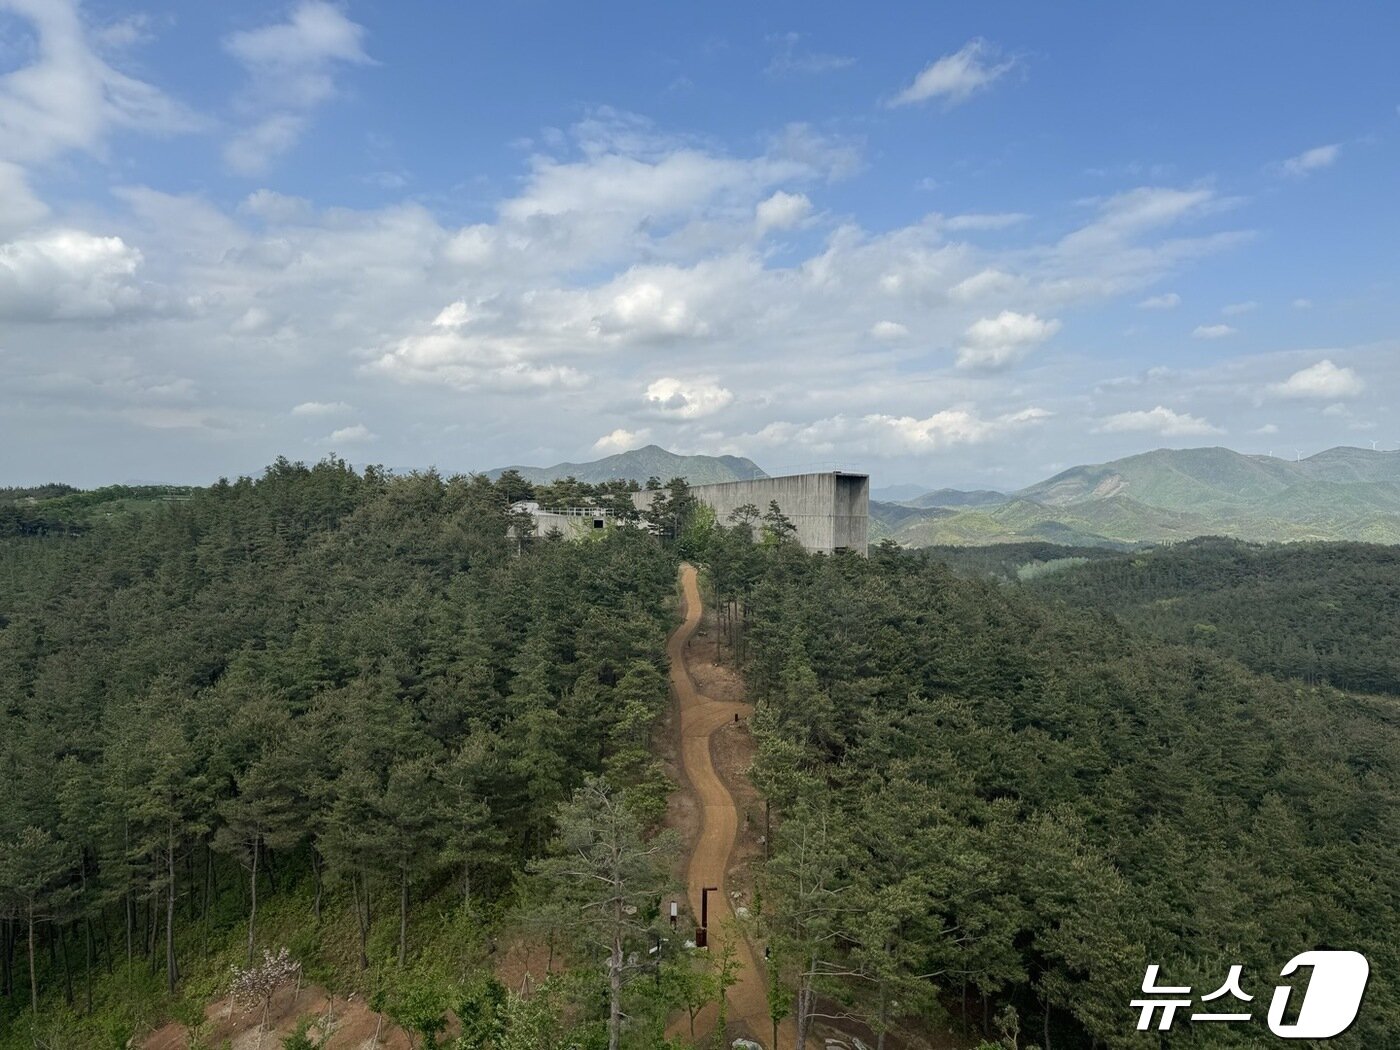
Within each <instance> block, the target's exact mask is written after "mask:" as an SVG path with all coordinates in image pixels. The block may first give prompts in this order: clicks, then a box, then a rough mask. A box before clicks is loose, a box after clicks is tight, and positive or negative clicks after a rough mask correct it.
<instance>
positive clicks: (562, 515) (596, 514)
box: [507, 500, 612, 539]
mask: <svg viewBox="0 0 1400 1050" xmlns="http://www.w3.org/2000/svg"><path fill="white" fill-rule="evenodd" d="M510 510H511V513H512V514H528V515H530V517H531V518H533V519H534V521H535V535H536V536H548V535H549V534H550V533H552V532H557V533H559V534H560V535H562V536H565V537H567V538H569V539H578V538H579V537H580V536H582V535H584V534H586V533H589V532H594V531H596V530H598V529H604V528H606V527H607V526H608V525H610V524H611V523H612V514H611V512H609V511H606V510H602V509H601V508H597V507H567V508H564V509H563V510H544V509H543V508H541V507H540V505H539V504H538V503H536V502H535V501H534V500H522V501H521V502H519V503H513V504H511V508H510ZM514 534H515V530H514V528H511V529H509V530H507V535H511V536H514Z"/></svg>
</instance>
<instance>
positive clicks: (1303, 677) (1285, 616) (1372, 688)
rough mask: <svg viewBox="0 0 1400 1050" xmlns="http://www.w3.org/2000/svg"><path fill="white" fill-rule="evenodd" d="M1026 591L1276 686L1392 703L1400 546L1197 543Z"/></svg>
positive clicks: (1113, 560)
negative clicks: (1320, 688)
mask: <svg viewBox="0 0 1400 1050" xmlns="http://www.w3.org/2000/svg"><path fill="white" fill-rule="evenodd" d="M1031 586H1032V587H1033V588H1034V589H1035V590H1036V591H1037V592H1038V593H1040V594H1043V595H1045V596H1047V597H1053V598H1058V599H1062V600H1063V601H1065V602H1066V603H1069V604H1072V605H1075V606H1078V607H1080V608H1083V609H1093V610H1100V611H1104V612H1111V613H1112V614H1113V615H1114V616H1116V617H1117V618H1118V619H1119V620H1121V621H1123V622H1124V623H1127V624H1130V625H1132V626H1133V627H1134V628H1137V629H1140V630H1142V631H1145V632H1147V633H1150V634H1152V635H1154V636H1155V637H1157V638H1160V639H1162V640H1164V641H1170V642H1177V643H1180V644H1183V645H1191V646H1195V647H1199V648H1202V649H1208V650H1211V651H1214V652H1217V653H1223V654H1227V655H1230V656H1233V657H1235V658H1236V659H1238V660H1239V661H1240V662H1242V663H1244V664H1246V665H1248V666H1249V667H1252V668H1254V669H1255V670H1257V671H1261V672H1264V673H1266V674H1271V675H1274V676H1276V677H1282V678H1294V679H1298V680H1300V681H1303V682H1306V683H1309V684H1315V683H1317V682H1330V683H1331V684H1333V685H1336V686H1339V687H1341V688H1343V689H1354V690H1359V691H1364V692H1384V693H1391V694H1400V547H1392V546H1375V545H1368V544H1359V543H1308V544H1294V545H1289V546H1264V547H1261V546H1254V545H1250V544H1245V543H1240V542H1238V541H1233V540H1221V539H1202V540H1197V541H1194V542H1191V543H1184V544H1178V545H1175V546H1170V547H1163V548H1160V549H1157V550H1153V551H1149V552H1142V553H1139V554H1136V555H1133V556H1131V557H1110V558H1106V559H1102V560H1095V561H1093V562H1092V563H1089V564H1083V565H1078V566H1075V567H1073V568H1070V569H1068V570H1067V571H1063V572H1055V573H1052V574H1048V575H1044V576H1042V577H1041V578H1040V579H1039V580H1037V581H1036V582H1034V583H1032V584H1031Z"/></svg>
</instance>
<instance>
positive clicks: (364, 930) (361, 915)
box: [350, 875, 369, 970]
mask: <svg viewBox="0 0 1400 1050" xmlns="http://www.w3.org/2000/svg"><path fill="white" fill-rule="evenodd" d="M364 890H365V895H366V896H368V895H369V887H368V886H365V887H364ZM350 892H351V894H352V895H353V897H354V904H355V925H356V926H358V927H359V930H360V969H361V970H368V969H369V928H368V926H367V921H368V913H369V903H368V901H366V903H365V907H364V909H363V910H361V908H360V879H359V877H358V876H355V875H351V876H350Z"/></svg>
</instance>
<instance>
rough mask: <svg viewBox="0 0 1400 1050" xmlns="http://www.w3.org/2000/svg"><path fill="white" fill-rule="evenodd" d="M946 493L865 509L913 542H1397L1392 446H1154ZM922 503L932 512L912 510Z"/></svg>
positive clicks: (1399, 456) (1396, 470) (1399, 495)
mask: <svg viewBox="0 0 1400 1050" xmlns="http://www.w3.org/2000/svg"><path fill="white" fill-rule="evenodd" d="M948 492H949V490H943V489H939V490H935V491H933V492H929V493H926V494H925V495H923V496H920V497H918V498H916V499H914V500H907V501H903V502H902V503H901V504H900V505H899V506H900V507H901V508H904V509H902V510H901V511H900V512H898V513H895V512H894V511H890V510H885V509H884V508H883V507H881V508H872V516H874V517H876V519H877V521H878V522H879V527H878V529H877V530H876V531H877V532H879V533H880V534H881V535H883V536H888V537H889V538H892V539H894V540H895V541H896V542H899V543H902V544H904V545H906V546H920V547H921V546H930V545H937V544H965V545H977V544H984V543H1005V542H1018V541H1025V540H1046V539H1050V538H1051V537H1056V538H1057V541H1058V542H1068V541H1072V542H1076V543H1086V544H1134V543H1144V542H1145V543H1162V542H1176V541H1180V540H1184V539H1191V538H1194V537H1196V536H1203V535H1224V536H1234V537H1237V538H1240V539H1246V540H1256V541H1284V542H1290V541H1302V540H1358V541H1366V542H1373V543H1400V452H1381V451H1376V450H1372V449H1361V448H1355V447H1351V446H1338V447H1335V448H1330V449H1326V450H1325V451H1322V452H1318V453H1316V454H1315V455H1312V456H1309V457H1308V458H1306V459H1297V460H1284V459H1277V458H1275V457H1272V456H1261V455H1251V454H1248V453H1241V452H1235V451H1234V450H1232V449H1227V448H1223V447H1220V446H1212V447H1203V448H1192V449H1153V450H1151V451H1149V452H1141V453H1137V454H1136V455H1132V456H1125V457H1123V458H1121V459H1116V460H1110V461H1108V462H1106V463H1094V464H1084V465H1080V466H1076V467H1070V468H1069V469H1067V470H1063V471H1060V472H1059V473H1058V474H1055V475H1053V476H1052V477H1049V478H1046V479H1045V480H1043V481H1039V482H1036V483H1035V484H1033V485H1028V486H1026V487H1025V488H1022V489H1020V490H1018V491H1016V492H1012V493H1007V494H1004V495H1002V496H1001V498H1000V499H999V500H996V499H993V498H992V497H993V496H994V495H995V494H993V493H989V492H988V493H982V492H979V493H976V495H977V496H979V497H982V502H980V503H979V504H977V505H964V506H963V508H962V509H960V510H956V511H955V512H954V513H952V514H950V513H948V509H947V507H948V503H949V502H950V501H949V499H948V496H947V495H946V494H947V493H948ZM957 495H959V496H966V495H971V494H963V493H958V494H957ZM925 507H927V508H933V509H937V510H938V513H936V514H935V513H932V512H931V511H930V513H928V514H926V515H917V514H910V513H909V509H910V508H914V509H919V508H925Z"/></svg>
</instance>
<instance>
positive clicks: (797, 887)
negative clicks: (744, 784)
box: [712, 544, 1400, 1050]
mask: <svg viewBox="0 0 1400 1050" xmlns="http://www.w3.org/2000/svg"><path fill="white" fill-rule="evenodd" d="M712 561H713V564H714V573H715V578H716V582H717V586H718V588H719V590H720V594H721V597H722V599H726V600H727V601H728V602H730V603H732V604H731V606H730V607H731V608H732V609H734V610H735V612H734V616H735V619H736V629H735V631H734V632H733V633H734V634H736V635H737V636H739V638H741V639H742V641H740V642H739V644H738V645H737V646H736V648H737V649H738V650H739V651H740V652H743V653H746V654H747V660H746V666H747V669H748V676H749V680H750V685H751V689H752V691H753V693H754V695H755V697H756V699H757V701H758V711H757V713H756V714H755V716H754V719H753V723H754V725H755V727H756V728H757V730H758V732H759V734H760V739H761V741H762V748H761V753H760V758H759V761H758V763H757V765H756V767H755V776H756V779H757V781H758V782H759V783H760V785H761V786H762V788H763V790H764V791H765V794H766V795H767V796H768V798H769V801H770V802H771V805H772V810H773V814H774V822H775V831H774V835H773V843H772V850H773V853H772V859H771V861H770V862H769V863H768V865H767V873H766V881H765V884H764V894H763V901H764V908H765V912H766V914H768V915H769V916H770V921H771V923H772V924H773V926H774V929H775V933H774V944H775V949H774V952H775V954H776V955H777V956H778V957H779V958H780V959H782V960H784V965H785V966H786V967H787V971H788V972H790V973H792V974H793V975H794V976H793V978H792V979H793V980H794V981H797V982H801V981H804V980H805V981H807V982H808V984H809V985H810V986H811V987H812V991H813V993H814V994H815V995H816V996H818V997H821V996H825V997H826V999H827V1001H835V1002H840V1003H841V1004H842V1008H843V1009H845V1010H849V1011H851V1012H853V1013H854V1014H856V1015H857V1016H860V1017H863V1018H865V1019H866V1020H867V1023H869V1024H870V1025H871V1026H872V1028H876V1029H877V1030H878V1029H881V1028H893V1029H894V1030H895V1031H898V1030H899V1028H900V1027H901V1026H902V1025H903V1024H905V1023H907V1020H906V1019H905V1018H903V1017H902V1016H901V1014H903V1013H906V1012H907V1013H912V1014H915V1015H919V1016H938V1015H940V1014H943V1013H945V1012H946V1014H947V1015H951V1017H952V1019H953V1021H954V1022H955V1023H956V1022H958V1021H959V1020H961V1021H964V1022H965V1023H967V1024H968V1025H969V1027H971V1028H972V1029H973V1030H979V1029H980V1030H982V1031H985V1032H987V1033H988V1034H989V1035H990V1036H992V1037H995V1036H996V1034H997V1032H998V1031H1003V1032H1010V1031H1018V1030H1019V1033H1020V1043H1019V1045H1022V1046H1026V1045H1030V1044H1034V1045H1038V1046H1042V1047H1044V1046H1052V1047H1057V1048H1063V1047H1076V1048H1078V1047H1085V1048H1087V1047H1090V1046H1099V1047H1109V1048H1113V1050H1118V1048H1125V1050H1126V1048H1131V1047H1136V1046H1139V1045H1142V1037H1141V1036H1139V1035H1138V1034H1137V1033H1135V1032H1134V1031H1133V1023H1134V1021H1135V1019H1136V1011H1134V1010H1133V1009H1132V1008H1131V1007H1130V1006H1129V1005H1128V1004H1129V1002H1130V1001H1131V1000H1132V999H1134V998H1140V997H1141V994H1140V990H1139V989H1140V985H1141V982H1142V980H1143V976H1144V972H1145V969H1146V967H1147V966H1148V965H1149V964H1157V965H1159V966H1160V967H1161V968H1162V970H1161V972H1162V974H1163V975H1164V978H1165V979H1167V980H1170V982H1171V983H1172V984H1176V985H1182V986H1190V987H1192V988H1197V989H1204V990H1210V989H1214V988H1217V987H1219V986H1220V985H1221V983H1222V979H1223V977H1224V976H1225V975H1226V973H1227V971H1228V969H1229V967H1230V965H1231V964H1236V963H1238V964H1242V965H1243V967H1244V970H1243V986H1244V990H1245V991H1246V992H1247V993H1248V994H1251V995H1253V996H1254V1000H1253V1003H1252V1004H1250V1005H1251V1011H1252V1013H1253V1015H1254V1021H1253V1022H1252V1023H1251V1024H1240V1025H1238V1026H1234V1025H1215V1026H1211V1030H1210V1031H1209V1032H1208V1033H1206V1034H1202V1031H1203V1029H1202V1026H1200V1025H1190V1024H1185V1023H1180V1022H1178V1023H1177V1024H1176V1025H1175V1026H1174V1027H1173V1029H1172V1030H1171V1031H1170V1032H1169V1033H1157V1032H1154V1033H1152V1038H1151V1039H1150V1040H1148V1041H1149V1042H1150V1044H1151V1045H1152V1046H1154V1047H1156V1046H1160V1047H1163V1048H1166V1047H1188V1046H1205V1045H1209V1046H1212V1047H1239V1048H1242V1050H1243V1048H1249V1047H1257V1046H1260V1045H1262V1043H1261V1042H1260V1037H1261V1035H1262V1034H1263V1033H1264V1031H1265V1029H1264V1023H1263V1013H1264V1011H1265V1010H1266V1009H1267V1005H1268V1002H1269V999H1270V997H1271V995H1272V987H1273V986H1274V985H1275V984H1277V983H1279V982H1278V978H1277V977H1276V975H1277V974H1278V972H1279V969H1280V967H1281V966H1282V965H1283V964H1284V963H1285V962H1287V961H1288V960H1289V959H1291V958H1293V956H1295V955H1296V954H1298V953H1299V952H1301V951H1304V950H1308V949H1312V948H1316V947H1319V946H1326V947H1330V948H1349V949H1354V950H1357V951H1360V952H1362V953H1363V954H1365V955H1366V956H1367V958H1368V959H1369V960H1370V964H1371V977H1370V985H1369V987H1368V989H1367V993H1366V999H1365V1003H1364V1005H1363V1006H1362V1008H1361V1012H1360V1014H1359V1016H1358V1018H1357V1020H1356V1022H1355V1023H1354V1024H1353V1026H1352V1027H1351V1029H1350V1030H1349V1031H1348V1032H1346V1033H1345V1034H1344V1035H1342V1036H1339V1037H1337V1038H1336V1039H1334V1040H1331V1041H1329V1044H1328V1045H1335V1046H1337V1047H1338V1048H1353V1050H1362V1048H1365V1050H1369V1048H1371V1047H1377V1046H1389V1045H1391V1044H1392V1043H1393V1041H1394V1036H1395V1033H1396V1032H1398V1031H1400V984H1398V983H1397V978H1396V975H1397V974H1400V943H1397V940H1396V937H1395V931H1396V930H1397V929H1400V829H1397V824H1396V815H1397V813H1400V708H1397V705H1396V702H1395V701H1394V700H1393V699H1392V698H1388V697H1382V698H1375V697H1366V696H1359V695H1353V694H1348V693H1343V692H1339V691H1337V690H1334V689H1331V688H1328V687H1304V686H1302V685H1300V684H1298V683H1295V682H1282V681H1278V680H1276V679H1273V678H1269V677H1265V676H1261V675H1257V674H1255V673H1252V672H1251V671H1249V670H1247V669H1245V668H1244V667H1243V666H1241V665H1240V664H1239V663H1238V662H1236V661H1234V660H1232V659H1229V658H1226V657H1223V656H1219V655H1216V654H1214V653H1211V652H1204V651H1200V650H1197V649H1193V648H1188V647H1186V646H1182V645H1172V644H1166V643H1163V642H1160V641H1156V640H1154V639H1151V638H1146V637H1142V636H1139V635H1137V634H1136V633H1135V632H1133V631H1132V630H1129V629H1127V628H1125V627H1124V626H1122V625H1121V624H1119V623H1117V622H1115V621H1114V620H1113V619H1111V618H1109V617H1107V616H1104V615H1101V614H1098V613H1093V612H1086V611H1081V610H1079V609H1073V608H1070V607H1068V606H1067V605H1064V604H1061V603H1047V602H1045V601H1042V600H1040V599H1038V598H1037V596H1036V595H1035V594H1033V593H1031V592H1029V591H1027V590H1025V589H1022V588H1017V587H1008V586H1006V585H1004V584H998V583H994V582H991V581H988V580H960V579H958V578H956V577H955V576H953V575H952V574H951V573H950V572H949V570H948V569H946V568H945V567H944V566H942V565H941V564H939V563H937V562H935V561H933V560H932V559H931V558H928V557H926V556H924V555H921V554H911V553H909V552H902V551H899V550H896V549H891V548H880V549H877V550H876V551H874V552H872V556H871V558H870V559H869V560H861V559H839V558H838V559H833V558H825V559H821V558H811V557H807V556H805V555H803V554H802V553H801V552H800V551H795V550H792V549H790V548H784V547H783V546H781V545H770V546H767V547H761V548H750V547H749V546H746V545H744V544H736V545H733V546H732V547H731V546H726V545H723V544H722V545H720V546H718V547H716V548H715V554H714V555H712ZM1116 564H1117V563H1116V562H1114V561H1111V560H1110V561H1104V562H1101V563H1097V564H1096V565H1088V566H1085V567H1084V569H1083V570H1080V571H1088V570H1091V569H1092V570H1097V569H1100V568H1102V569H1103V570H1104V571H1110V570H1112V569H1113V568H1114V566H1115V565H1116ZM745 608H746V609H747V615H744V614H743V612H742V610H744V609H745ZM1366 608H1369V609H1372V610H1374V608H1375V607H1374V606H1370V605H1368V606H1367V607H1366ZM804 974H805V975H811V976H806V977H804V976H803V975H804ZM928 974H936V975H938V976H937V977H935V978H933V979H932V980H930V979H929V978H928V977H927V976H926V975H928ZM1297 994H1298V993H1297V992H1295V993H1294V995H1295V997H1296V996H1297ZM892 1003H893V1004H897V1005H894V1006H892V1005H891V1004H892ZM998 1018H1000V1023H999V1022H998ZM984 1026H985V1027H984ZM1206 1035H1209V1039H1208V1040H1207V1039H1206ZM1263 1038H1264V1039H1266V1040H1267V1038H1268V1037H1267V1035H1264V1036H1263ZM998 1045H1003V1044H998ZM1004 1045H1008V1046H1009V1045H1012V1044H1011V1043H1010V1042H1007V1043H1005V1044H1004Z"/></svg>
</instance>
